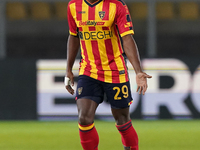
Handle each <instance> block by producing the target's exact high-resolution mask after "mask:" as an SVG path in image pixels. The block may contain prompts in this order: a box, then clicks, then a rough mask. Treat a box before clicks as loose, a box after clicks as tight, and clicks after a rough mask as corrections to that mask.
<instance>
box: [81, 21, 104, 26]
mask: <svg viewBox="0 0 200 150" xmlns="http://www.w3.org/2000/svg"><path fill="white" fill-rule="evenodd" d="M104 24H105V22H97V21H94V20H92V21H91V20H87V21H80V22H79V26H102V25H104Z"/></svg>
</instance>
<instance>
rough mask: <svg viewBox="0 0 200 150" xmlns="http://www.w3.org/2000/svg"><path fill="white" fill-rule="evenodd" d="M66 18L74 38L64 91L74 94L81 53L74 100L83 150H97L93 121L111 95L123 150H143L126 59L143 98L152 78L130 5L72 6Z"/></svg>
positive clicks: (103, 1) (82, 2)
mask: <svg viewBox="0 0 200 150" xmlns="http://www.w3.org/2000/svg"><path fill="white" fill-rule="evenodd" d="M67 13H68V24H69V32H70V35H69V38H68V43H67V68H66V76H65V87H66V89H67V90H68V92H69V93H71V94H72V95H73V94H74V89H73V88H72V87H71V86H73V85H74V79H73V78H74V75H73V72H72V67H73V64H74V61H75V58H76V55H77V52H78V49H79V47H81V57H82V59H81V61H80V69H79V79H78V85H77V90H76V97H75V99H76V103H77V108H78V123H79V135H80V139H81V145H82V147H83V149H84V150H98V143H99V137H98V133H97V131H96V129H95V125H94V116H95V111H96V109H97V107H98V105H99V104H100V103H102V101H103V99H104V94H106V97H107V100H108V101H109V103H110V105H111V110H112V114H113V117H114V119H115V120H116V127H117V129H118V130H119V133H120V134H121V138H122V144H123V145H124V149H125V150H138V136H137V133H136V131H135V129H134V128H133V126H132V123H131V119H130V114H129V106H130V104H131V103H132V97H131V92H130V83H129V78H128V71H127V67H126V63H125V58H124V53H125V54H126V56H127V57H128V59H129V61H130V63H131V64H132V66H133V68H134V70H135V73H136V83H137V91H138V92H139V94H141V93H143V94H145V92H146V90H147V78H151V76H149V75H147V74H146V73H144V72H143V71H142V68H141V65H140V59H139V53H138V49H137V46H136V43H135V41H134V39H133V37H132V34H134V31H133V26H132V21H131V17H130V14H129V10H128V8H127V6H126V4H125V3H124V2H123V1H122V0H72V1H70V2H69V4H68V11H67Z"/></svg>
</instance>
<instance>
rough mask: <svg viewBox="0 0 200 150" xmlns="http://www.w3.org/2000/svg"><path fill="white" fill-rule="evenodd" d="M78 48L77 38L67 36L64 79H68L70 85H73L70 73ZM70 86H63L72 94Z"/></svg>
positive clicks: (72, 77)
mask: <svg viewBox="0 0 200 150" xmlns="http://www.w3.org/2000/svg"><path fill="white" fill-rule="evenodd" d="M79 47H80V42H79V38H78V37H76V36H73V35H69V37H68V41H67V68H66V75H65V76H66V77H68V78H69V80H70V82H71V85H72V86H73V85H74V75H73V72H72V68H73V65H74V61H75V59H76V55H77V53H78V50H79ZM71 85H67V86H65V88H66V89H67V91H68V92H69V93H71V94H72V95H73V94H74V90H73V89H72V87H71Z"/></svg>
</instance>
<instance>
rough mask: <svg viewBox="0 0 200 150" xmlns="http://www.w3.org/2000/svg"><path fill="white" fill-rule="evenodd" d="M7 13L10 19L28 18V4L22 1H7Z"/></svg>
mask: <svg viewBox="0 0 200 150" xmlns="http://www.w3.org/2000/svg"><path fill="white" fill-rule="evenodd" d="M6 14H7V18H8V19H9V20H21V19H26V17H27V10H26V6H25V4H24V3H21V2H13V3H7V9H6Z"/></svg>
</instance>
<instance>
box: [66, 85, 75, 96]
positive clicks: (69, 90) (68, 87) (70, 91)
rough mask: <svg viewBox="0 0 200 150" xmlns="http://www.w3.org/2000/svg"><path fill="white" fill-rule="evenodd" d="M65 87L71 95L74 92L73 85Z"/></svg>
mask: <svg viewBox="0 0 200 150" xmlns="http://www.w3.org/2000/svg"><path fill="white" fill-rule="evenodd" d="M65 88H66V89H67V91H68V92H69V93H70V94H71V95H73V94H74V89H72V87H71V85H67V86H65Z"/></svg>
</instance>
